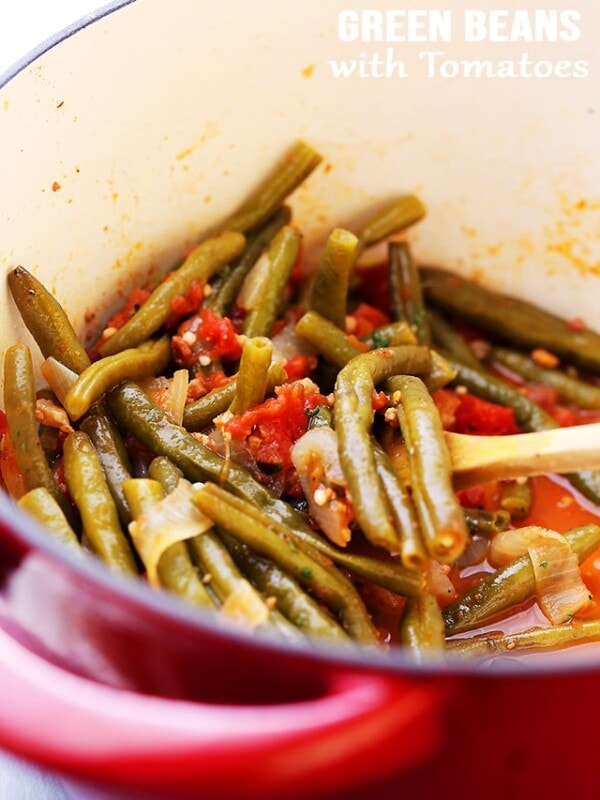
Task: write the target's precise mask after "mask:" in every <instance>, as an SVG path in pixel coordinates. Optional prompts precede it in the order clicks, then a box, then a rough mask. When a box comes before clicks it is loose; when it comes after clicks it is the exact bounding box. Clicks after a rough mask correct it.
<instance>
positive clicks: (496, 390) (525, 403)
mask: <svg viewBox="0 0 600 800" xmlns="http://www.w3.org/2000/svg"><path fill="white" fill-rule="evenodd" d="M443 355H444V357H445V358H446V360H447V361H448V363H449V364H450V366H451V367H452V368H453V369H455V370H456V383H458V384H462V385H463V386H465V387H466V388H467V389H468V390H469V391H470V392H472V393H473V394H475V395H477V396H478V397H483V398H485V399H486V400H490V401H491V402H492V403H498V404H499V405H501V406H510V407H512V409H513V411H514V414H515V419H516V421H517V423H518V424H519V426H520V427H521V428H522V429H523V430H525V431H546V430H551V429H553V428H558V427H559V425H558V422H556V420H555V419H554V417H551V416H550V414H548V413H546V412H545V411H544V410H543V409H541V408H540V407H539V406H537V405H536V404H535V403H534V402H532V401H531V400H530V399H529V398H528V397H527V396H526V395H524V394H521V392H519V391H518V390H517V389H514V388H513V387H512V386H509V385H508V384H506V383H504V382H503V381H501V380H500V379H499V378H496V377H495V376H494V375H490V374H489V373H486V372H485V371H484V370H483V369H472V368H471V367H468V366H466V365H464V364H461V362H460V361H457V360H456V359H454V358H452V356H450V355H449V354H447V353H443ZM565 477H566V478H567V480H568V481H569V483H571V485H572V486H574V487H575V488H576V489H577V490H578V491H579V492H581V494H583V495H584V496H585V497H587V498H588V500H591V501H592V502H593V503H596V504H597V505H598V504H600V472H599V471H598V470H580V471H579V472H572V473H570V474H569V475H565Z"/></svg>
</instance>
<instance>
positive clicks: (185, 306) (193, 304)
mask: <svg viewBox="0 0 600 800" xmlns="http://www.w3.org/2000/svg"><path fill="white" fill-rule="evenodd" d="M204 286H205V284H204V282H203V281H197V280H194V281H192V282H191V284H190V288H189V289H188V291H187V294H184V295H183V294H178V295H176V296H175V297H174V298H173V299H172V300H171V316H170V317H169V319H168V320H167V321H166V323H165V327H166V329H167V330H168V331H172V330H174V329H175V328H176V327H177V325H178V324H179V322H180V321H181V320H182V319H183V317H187V316H189V315H190V314H193V313H195V312H196V311H198V309H199V308H200V305H201V303H202V301H203V300H204Z"/></svg>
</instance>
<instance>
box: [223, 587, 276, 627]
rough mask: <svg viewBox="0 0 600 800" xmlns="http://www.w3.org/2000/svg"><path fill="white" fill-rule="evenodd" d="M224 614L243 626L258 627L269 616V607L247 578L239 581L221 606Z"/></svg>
mask: <svg viewBox="0 0 600 800" xmlns="http://www.w3.org/2000/svg"><path fill="white" fill-rule="evenodd" d="M221 613H222V614H223V616H225V617H227V618H228V619H230V620H231V621H232V622H235V623H236V624H238V625H242V626H243V627H246V628H247V627H250V628H256V627H258V626H259V625H262V624H263V623H265V622H266V621H267V619H268V618H269V609H268V607H267V604H266V603H265V601H264V600H263V598H262V597H261V596H260V595H259V593H258V592H257V591H256V589H255V588H254V587H253V586H252V585H251V584H250V583H249V582H248V581H247V580H246V579H245V578H243V579H242V580H240V581H238V583H237V584H236V586H235V588H234V589H233V591H232V592H231V593H230V594H229V595H228V596H227V598H226V599H225V602H224V603H223V605H222V607H221Z"/></svg>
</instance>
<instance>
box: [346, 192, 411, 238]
mask: <svg viewBox="0 0 600 800" xmlns="http://www.w3.org/2000/svg"><path fill="white" fill-rule="evenodd" d="M424 216H425V207H424V205H423V203H421V201H420V200H419V198H418V197H415V195H412V194H407V195H404V196H403V197H398V198H396V199H395V200H393V201H392V202H391V203H390V204H389V205H387V206H385V208H383V209H382V210H381V211H379V212H378V213H377V214H375V216H373V217H371V218H370V219H368V220H367V221H366V222H365V223H364V224H363V225H361V226H360V227H359V229H358V230H357V231H356V234H357V236H358V238H359V241H360V245H359V246H360V249H361V250H363V249H364V248H365V247H371V245H373V244H377V242H380V241H382V240H383V239H387V238H388V236H392V234H394V233H400V231H403V230H404V229H405V228H408V227H409V226H410V225H414V224H415V222H418V221H419V220H420V219H423V217H424Z"/></svg>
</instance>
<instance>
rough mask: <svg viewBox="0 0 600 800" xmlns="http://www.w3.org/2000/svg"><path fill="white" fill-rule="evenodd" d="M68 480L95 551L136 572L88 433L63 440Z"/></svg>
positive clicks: (113, 564)
mask: <svg viewBox="0 0 600 800" xmlns="http://www.w3.org/2000/svg"><path fill="white" fill-rule="evenodd" d="M64 468H65V480H66V482H67V486H68V487H69V492H70V494H71V497H72V498H73V500H74V501H75V505H76V506H77V508H78V509H79V513H80V514H81V519H82V521H83V529H84V532H85V535H86V538H87V541H88V542H89V543H90V545H91V547H92V548H93V550H94V552H95V553H96V554H97V555H98V556H99V557H100V558H101V559H102V560H103V561H104V562H105V563H106V564H107V565H108V566H109V567H110V568H111V569H113V570H116V571H118V572H126V573H130V574H137V571H138V570H137V566H136V563H135V558H134V556H133V553H132V551H131V548H130V546H129V542H128V541H127V539H126V537H125V536H124V534H123V531H122V530H121V525H120V523H119V516H118V514H117V508H116V506H115V503H114V501H113V499H112V496H111V494H110V491H109V489H108V486H107V483H106V480H105V478H104V473H103V471H102V467H101V466H100V461H99V459H98V456H97V454H96V451H95V450H94V447H93V445H92V443H91V441H90V439H89V437H88V436H87V435H86V434H85V433H83V432H82V431H74V432H73V433H70V434H69V435H68V436H67V438H66V439H65V442H64Z"/></svg>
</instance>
